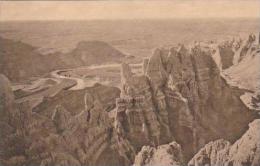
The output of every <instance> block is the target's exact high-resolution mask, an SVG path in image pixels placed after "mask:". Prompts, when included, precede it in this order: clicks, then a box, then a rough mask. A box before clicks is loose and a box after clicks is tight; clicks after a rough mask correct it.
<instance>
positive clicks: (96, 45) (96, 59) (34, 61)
mask: <svg viewBox="0 0 260 166" xmlns="http://www.w3.org/2000/svg"><path fill="white" fill-rule="evenodd" d="M124 56H125V55H124V54H123V53H121V52H120V51H118V50H117V49H115V48H113V47H112V46H110V45H108V44H107V43H105V42H101V41H88V42H85V41H83V42H80V43H79V44H78V45H77V47H76V48H75V49H73V50H72V51H71V52H69V53H66V54H63V53H60V52H56V53H51V54H46V55H43V54H41V53H39V52H38V51H37V48H36V47H33V46H31V45H29V44H26V43H23V42H21V41H13V40H10V39H5V38H2V37H0V73H3V74H4V75H6V76H7V77H8V78H9V79H10V80H11V81H20V80H24V79H26V78H29V77H32V76H39V75H41V74H45V73H48V72H50V71H53V70H57V69H62V68H73V67H79V66H87V65H92V64H102V63H107V62H119V61H120V59H121V58H123V57H124Z"/></svg>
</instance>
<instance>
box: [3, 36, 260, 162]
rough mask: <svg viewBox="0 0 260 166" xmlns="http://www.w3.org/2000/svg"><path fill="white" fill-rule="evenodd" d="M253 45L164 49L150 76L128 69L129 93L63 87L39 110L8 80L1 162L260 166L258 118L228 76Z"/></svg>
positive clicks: (146, 69)
mask: <svg viewBox="0 0 260 166" xmlns="http://www.w3.org/2000/svg"><path fill="white" fill-rule="evenodd" d="M252 38H253V37H252V36H250V37H249V39H248V40H247V41H245V44H238V45H236V46H237V47H236V48H235V47H234V45H235V43H236V42H235V41H231V42H228V44H225V45H223V46H221V45H219V46H218V47H216V48H215V49H212V47H210V46H202V45H200V44H196V45H194V46H192V47H187V46H184V45H178V46H176V47H172V48H160V49H155V51H154V52H153V54H152V55H151V57H150V58H149V59H144V61H143V73H142V74H136V73H134V72H132V70H131V67H130V65H128V64H126V63H122V65H121V88H120V90H119V89H118V88H116V87H109V86H104V85H101V84H95V85H94V86H93V87H89V88H85V89H83V90H76V91H68V90H66V89H62V90H61V91H59V92H58V93H57V94H55V95H54V96H51V97H45V98H44V99H43V101H41V103H40V104H38V105H36V106H34V107H32V105H31V104H30V103H29V102H27V101H24V102H16V101H15V99H14V98H15V97H14V94H13V92H12V89H11V84H10V81H9V80H8V79H7V77H6V76H4V75H1V76H0V85H1V87H0V97H1V100H0V102H1V103H0V114H1V116H0V118H1V121H0V125H1V126H0V129H1V132H0V133H1V140H0V150H1V151H0V165H5V166H23V165H26V166H35V165H40V166H54V165H59V166H83V165H89V166H105V165H106V166H116V165H118V166H119V165H120V166H130V165H136V166H144V165H149V166H155V165H156V166H157V165H159V166H160V165H162V166H183V165H189V166H258V165H260V135H259V131H260V121H259V119H258V118H259V114H258V113H257V111H256V110H255V109H252V108H249V107H248V106H247V105H246V104H245V103H244V102H243V100H241V98H240V96H241V95H242V94H243V93H245V92H246V91H247V90H245V89H240V88H238V87H235V86H234V85H230V84H229V82H230V81H232V80H228V79H231V78H226V76H225V75H224V74H223V70H225V69H230V70H232V68H233V67H236V68H238V67H239V65H241V63H242V62H243V61H244V60H247V59H246V57H247V56H248V55H249V56H250V57H251V58H255V57H259V56H260V54H259V45H255V44H254V42H255V40H254V39H252ZM83 44H84V43H83ZM85 44H86V43H85ZM75 54H76V53H75ZM236 58H237V60H234V59H236ZM245 63H246V62H245ZM234 70H235V69H234ZM253 74H255V75H258V73H253ZM256 78H257V77H256ZM254 100H255V101H256V104H257V99H256V98H254Z"/></svg>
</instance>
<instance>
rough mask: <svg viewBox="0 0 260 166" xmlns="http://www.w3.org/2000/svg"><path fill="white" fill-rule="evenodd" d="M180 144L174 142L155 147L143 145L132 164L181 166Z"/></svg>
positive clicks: (137, 165)
mask: <svg viewBox="0 0 260 166" xmlns="http://www.w3.org/2000/svg"><path fill="white" fill-rule="evenodd" d="M183 164H184V162H183V154H182V150H181V146H180V145H179V144H177V143H176V142H171V143H170V144H165V145H160V146H158V147H157V148H154V147H149V146H143V148H142V150H141V151H140V152H139V153H138V154H137V156H136V157H135V162H134V166H182V165H183Z"/></svg>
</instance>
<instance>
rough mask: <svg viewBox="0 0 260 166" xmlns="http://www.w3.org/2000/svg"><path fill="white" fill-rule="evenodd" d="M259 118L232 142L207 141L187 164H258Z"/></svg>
mask: <svg viewBox="0 0 260 166" xmlns="http://www.w3.org/2000/svg"><path fill="white" fill-rule="evenodd" d="M259 130H260V120H259V119H257V120H254V121H253V122H252V123H250V124H249V129H248V131H247V132H246V133H245V134H244V135H243V136H242V137H241V138H240V139H239V140H237V141H236V142H235V143H234V144H231V143H230V142H228V141H225V140H223V139H221V140H217V141H213V142H210V143H208V144H207V145H206V146H205V147H203V148H202V149H201V150H200V151H199V152H198V153H197V154H196V155H195V156H194V157H193V158H192V160H191V161H190V162H189V164H188V165H189V166H206V165H210V166H225V165H237V166H242V165H245V166H256V165H259V164H260V142H259V140H260V134H259V132H258V131H259Z"/></svg>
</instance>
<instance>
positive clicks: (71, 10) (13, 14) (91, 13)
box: [0, 0, 260, 21]
mask: <svg viewBox="0 0 260 166" xmlns="http://www.w3.org/2000/svg"><path fill="white" fill-rule="evenodd" d="M240 17H243V18H257V17H260V0H218V1H213V0H212V1H211V0H193V1H192V0H171V1H170V0H161V1H155V0H150V1H149V0H124V1H122V0H121V1H119V0H118V1H114V0H107V1H100V0H99V1H0V21H10V20H93V19H112V20H113V19H114V20H116V19H169V18H240Z"/></svg>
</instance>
